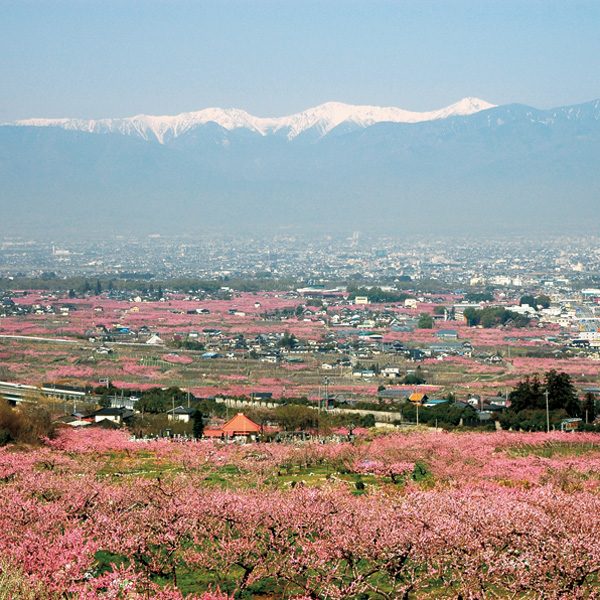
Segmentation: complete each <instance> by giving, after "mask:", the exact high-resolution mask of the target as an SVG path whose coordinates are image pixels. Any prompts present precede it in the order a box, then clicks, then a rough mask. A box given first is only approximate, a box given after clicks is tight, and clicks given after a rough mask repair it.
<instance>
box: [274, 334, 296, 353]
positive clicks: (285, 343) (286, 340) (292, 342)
mask: <svg viewBox="0 0 600 600" xmlns="http://www.w3.org/2000/svg"><path fill="white" fill-rule="evenodd" d="M297 344H298V340H297V339H296V336H295V335H294V334H293V333H290V332H289V331H286V332H284V334H283V337H282V338H281V339H280V340H279V341H278V342H277V345H278V346H279V347H280V348H288V349H289V350H291V349H292V348H295V347H296V345H297Z"/></svg>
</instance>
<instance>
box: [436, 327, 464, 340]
mask: <svg viewBox="0 0 600 600" xmlns="http://www.w3.org/2000/svg"><path fill="white" fill-rule="evenodd" d="M433 335H434V336H435V337H436V338H437V339H438V340H457V339H458V331H456V329H440V330H438V331H436V332H435V333H434V334H433Z"/></svg>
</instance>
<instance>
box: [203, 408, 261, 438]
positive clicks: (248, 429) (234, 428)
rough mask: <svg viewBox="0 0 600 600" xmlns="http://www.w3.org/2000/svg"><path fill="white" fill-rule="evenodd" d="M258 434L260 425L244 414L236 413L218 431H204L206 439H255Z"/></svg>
mask: <svg viewBox="0 0 600 600" xmlns="http://www.w3.org/2000/svg"><path fill="white" fill-rule="evenodd" d="M259 433H260V425H258V423H255V422H254V421H253V420H252V419H249V418H248V417H247V416H246V415H245V414H244V413H238V414H237V415H235V417H233V419H230V420H229V421H227V423H225V425H223V426H222V427H221V428H219V429H205V430H204V435H205V436H206V437H213V438H215V437H217V438H233V437H248V436H252V437H256V436H257V435H258V434H259Z"/></svg>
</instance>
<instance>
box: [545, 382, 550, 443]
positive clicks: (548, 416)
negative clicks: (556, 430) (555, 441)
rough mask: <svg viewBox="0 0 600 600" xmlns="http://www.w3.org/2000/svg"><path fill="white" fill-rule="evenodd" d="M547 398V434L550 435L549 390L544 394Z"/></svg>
mask: <svg viewBox="0 0 600 600" xmlns="http://www.w3.org/2000/svg"><path fill="white" fill-rule="evenodd" d="M544 395H545V396H546V433H550V408H549V407H550V403H549V401H548V395H549V394H548V390H546V391H545V392H544Z"/></svg>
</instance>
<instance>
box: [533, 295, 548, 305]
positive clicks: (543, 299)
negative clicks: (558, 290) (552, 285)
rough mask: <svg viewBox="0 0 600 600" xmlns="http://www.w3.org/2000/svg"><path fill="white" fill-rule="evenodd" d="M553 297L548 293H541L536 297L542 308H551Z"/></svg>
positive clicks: (536, 301)
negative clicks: (547, 294)
mask: <svg viewBox="0 0 600 600" xmlns="http://www.w3.org/2000/svg"><path fill="white" fill-rule="evenodd" d="M550 302H551V298H550V296H546V294H540V295H539V296H538V297H537V298H536V299H535V303H536V304H538V305H540V306H541V307H542V308H550Z"/></svg>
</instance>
